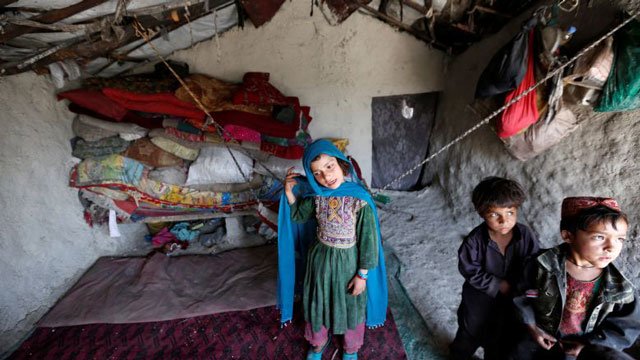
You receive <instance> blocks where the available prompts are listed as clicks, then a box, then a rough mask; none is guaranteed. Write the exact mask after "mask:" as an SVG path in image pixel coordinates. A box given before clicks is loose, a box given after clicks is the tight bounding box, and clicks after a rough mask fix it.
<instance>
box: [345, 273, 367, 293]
mask: <svg viewBox="0 0 640 360" xmlns="http://www.w3.org/2000/svg"><path fill="white" fill-rule="evenodd" d="M366 287H367V280H362V279H360V278H359V277H357V276H354V277H353V279H351V281H349V285H347V290H348V291H349V292H350V293H351V295H353V296H358V295H360V294H362V292H363V291H364V289H365V288H366Z"/></svg>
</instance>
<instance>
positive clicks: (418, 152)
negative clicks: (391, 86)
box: [371, 93, 438, 190]
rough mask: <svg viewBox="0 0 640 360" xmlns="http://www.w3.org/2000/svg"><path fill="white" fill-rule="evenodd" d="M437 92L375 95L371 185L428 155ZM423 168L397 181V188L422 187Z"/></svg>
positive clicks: (381, 183)
mask: <svg viewBox="0 0 640 360" xmlns="http://www.w3.org/2000/svg"><path fill="white" fill-rule="evenodd" d="M437 99H438V94H437V93H424V94H411V95H397V96H383V97H374V98H373V101H372V102H371V113H372V117H373V121H372V124H373V129H372V136H373V142H372V145H373V146H372V147H373V169H372V170H373V174H372V177H371V186H372V187H374V188H382V187H384V186H386V185H387V184H389V183H390V182H392V181H393V180H395V179H396V178H397V177H399V176H400V175H402V174H403V173H404V172H406V171H407V170H409V169H411V168H412V167H414V166H415V165H416V164H418V163H420V162H421V161H422V160H424V159H425V157H426V156H427V152H428V150H429V138H430V137H431V130H432V129H433V124H434V119H435V114H436V103H437ZM421 174H422V169H419V170H416V171H414V172H413V173H411V174H410V175H408V176H406V177H404V178H402V179H401V180H399V181H397V182H395V183H394V184H393V185H391V186H390V187H389V189H393V190H416V189H418V188H420V187H421V186H420V178H421Z"/></svg>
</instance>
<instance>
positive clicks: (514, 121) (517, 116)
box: [496, 30, 540, 138]
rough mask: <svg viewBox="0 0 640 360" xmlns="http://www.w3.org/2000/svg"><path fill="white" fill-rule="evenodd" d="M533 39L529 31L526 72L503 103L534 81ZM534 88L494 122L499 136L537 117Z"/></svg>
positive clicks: (535, 119) (509, 133)
mask: <svg viewBox="0 0 640 360" xmlns="http://www.w3.org/2000/svg"><path fill="white" fill-rule="evenodd" d="M533 40H534V32H533V30H530V31H529V44H528V47H529V50H528V56H527V66H526V69H527V71H526V73H525V76H524V78H523V79H522V82H520V84H519V85H518V87H517V88H516V89H515V90H513V91H512V92H510V93H509V94H508V95H507V97H506V99H505V104H506V103H508V102H509V101H511V100H512V99H514V98H516V97H518V96H519V95H520V94H522V93H523V92H525V91H526V90H527V89H528V88H530V87H531V86H533V85H534V84H535V83H536V79H535V64H534V61H535V60H534V56H533ZM536 100H537V97H536V90H535V89H534V90H532V91H531V92H529V93H528V94H527V95H525V96H524V97H523V98H522V99H520V101H518V102H516V103H514V104H513V105H511V106H510V107H508V108H507V109H506V110H505V111H504V112H503V113H502V116H501V117H500V119H499V120H498V121H497V122H496V132H497V133H498V136H499V137H501V138H506V137H509V136H512V135H515V134H517V133H518V132H520V131H522V130H524V129H526V128H527V127H528V126H529V125H531V124H533V123H535V122H536V121H537V120H538V118H539V116H540V115H539V113H538V107H537V105H536Z"/></svg>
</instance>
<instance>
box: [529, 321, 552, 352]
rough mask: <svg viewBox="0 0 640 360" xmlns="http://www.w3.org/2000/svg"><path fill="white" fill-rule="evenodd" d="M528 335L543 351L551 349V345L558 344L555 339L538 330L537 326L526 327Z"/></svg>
mask: <svg viewBox="0 0 640 360" xmlns="http://www.w3.org/2000/svg"><path fill="white" fill-rule="evenodd" d="M527 327H528V329H529V334H530V335H531V337H532V338H533V339H534V340H535V341H536V342H537V343H538V345H540V346H541V347H542V348H543V349H545V350H549V349H551V348H552V347H553V345H555V344H556V342H558V340H557V339H556V338H554V337H553V336H551V335H549V334H547V333H546V332H545V331H544V330H542V329H540V328H539V327H538V326H536V325H535V324H534V325H528V326H527Z"/></svg>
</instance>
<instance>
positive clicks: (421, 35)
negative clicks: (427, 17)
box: [358, 3, 447, 49]
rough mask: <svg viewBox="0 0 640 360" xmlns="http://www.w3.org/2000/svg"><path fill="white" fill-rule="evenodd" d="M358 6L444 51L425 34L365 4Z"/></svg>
mask: <svg viewBox="0 0 640 360" xmlns="http://www.w3.org/2000/svg"><path fill="white" fill-rule="evenodd" d="M358 6H359V7H360V8H361V9H364V10H365V11H368V12H369V13H370V14H372V15H373V16H375V17H377V18H379V19H380V20H382V21H384V22H386V23H388V24H390V25H393V26H395V27H397V28H399V29H401V30H403V31H406V32H408V33H409V34H411V35H413V36H415V37H416V38H418V39H420V40H422V41H424V42H426V43H428V44H431V45H433V46H434V47H436V48H440V49H446V48H447V47H446V46H445V45H443V44H440V43H438V42H437V41H435V39H432V38H430V37H429V36H427V34H426V33H424V32H422V31H418V30H416V29H414V28H412V27H411V26H410V25H407V24H405V23H403V22H401V21H399V20H398V19H396V18H393V17H391V16H389V15H387V14H383V13H381V12H379V11H378V10H376V9H374V8H372V7H371V6H368V5H365V4H361V3H360V4H358Z"/></svg>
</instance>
